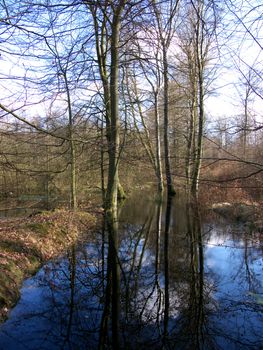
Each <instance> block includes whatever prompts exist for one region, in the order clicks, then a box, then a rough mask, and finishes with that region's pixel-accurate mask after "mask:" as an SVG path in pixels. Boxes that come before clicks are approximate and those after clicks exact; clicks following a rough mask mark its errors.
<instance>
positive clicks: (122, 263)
mask: <svg viewBox="0 0 263 350" xmlns="http://www.w3.org/2000/svg"><path fill="white" fill-rule="evenodd" d="M262 251H263V249H262V237H261V236H260V235H259V234H257V233H256V232H254V233H253V232H247V231H246V228H245V227H243V226H235V225H233V224H230V223H227V222H224V221H222V220H220V219H219V218H217V217H212V218H211V217H203V218H202V217H201V215H200V213H199V210H198V206H197V205H190V204H188V203H186V202H185V201H184V199H183V198H174V199H164V200H163V201H160V200H155V199H154V198H152V199H146V198H145V197H143V196H141V194H140V195H139V196H138V197H134V198H132V199H131V200H127V201H126V203H125V204H124V206H123V208H122V210H121V212H120V215H119V220H115V221H113V222H112V225H109V223H108V224H106V222H105V223H104V225H103V227H102V229H101V231H100V232H94V234H93V235H92V236H91V237H90V239H89V241H87V242H85V244H81V245H78V246H73V247H72V248H71V249H70V250H69V251H68V253H67V255H66V256H65V257H63V258H61V259H58V260H56V261H51V262H49V263H48V264H46V265H45V266H44V267H43V268H42V269H41V270H40V271H39V272H38V273H37V274H36V276H34V277H33V278H31V279H28V280H27V281H25V283H24V286H23V288H22V290H21V300H20V302H19V303H18V305H17V306H16V307H15V308H14V309H13V310H12V312H11V314H10V318H9V320H8V321H7V322H5V324H3V325H2V326H1V328H0V349H1V350H2V349H3V350H8V349H17V350H22V349H27V350H30V349H74V350H75V349H118V348H119V349H136V350H137V349H151V350H154V349H197V350H201V349H204V350H205V349H227V350H228V349H230V350H232V349H233V350H239V349H244V350H245V349H251V350H258V349H263V333H262V329H263V327H262V326H263V285H262V280H263V278H262V277H263V260H262Z"/></svg>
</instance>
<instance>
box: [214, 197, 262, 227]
mask: <svg viewBox="0 0 263 350" xmlns="http://www.w3.org/2000/svg"><path fill="white" fill-rule="evenodd" d="M212 210H213V211H214V212H216V213H218V214H219V215H221V216H223V217H225V218H226V219H230V220H234V221H238V222H241V223H243V224H246V225H249V226H251V227H252V228H254V229H256V230H258V231H260V232H263V219H262V218H263V215H262V214H263V213H262V211H263V210H262V204H261V203H229V202H221V203H214V204H213V206H212Z"/></svg>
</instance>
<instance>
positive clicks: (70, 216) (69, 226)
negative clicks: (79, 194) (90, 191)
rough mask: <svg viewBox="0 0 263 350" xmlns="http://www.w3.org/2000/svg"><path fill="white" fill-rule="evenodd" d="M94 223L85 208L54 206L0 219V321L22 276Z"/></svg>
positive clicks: (16, 295) (60, 251)
mask: <svg viewBox="0 0 263 350" xmlns="http://www.w3.org/2000/svg"><path fill="white" fill-rule="evenodd" d="M94 225H95V217H94V216H93V215H91V214H90V213H87V212H83V211H82V212H81V211H75V212H71V211H68V210H56V211H53V212H43V213H41V214H37V215H34V216H30V217H27V218H22V219H21V218H19V219H10V220H5V221H3V222H2V225H1V226H2V227H1V231H0V271H1V274H0V322H2V321H3V320H4V319H6V317H7V316H8V311H9V309H10V308H11V307H12V306H14V305H15V303H16V302H17V300H18V299H19V289H20V287H21V285H22V282H23V280H24V279H25V278H26V277H28V276H29V275H32V274H34V273H35V272H36V271H37V270H38V268H39V267H40V266H41V264H43V263H44V262H45V261H47V260H48V259H50V258H53V257H55V256H58V255H60V254H62V252H63V251H64V250H65V249H67V248H68V247H69V246H71V245H72V244H73V243H74V242H75V241H76V240H77V238H78V236H79V234H80V233H84V232H86V231H87V230H88V229H91V228H93V227H94Z"/></svg>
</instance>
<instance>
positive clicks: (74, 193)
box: [64, 73, 77, 210]
mask: <svg viewBox="0 0 263 350" xmlns="http://www.w3.org/2000/svg"><path fill="white" fill-rule="evenodd" d="M64 81H65V86H66V92H67V103H68V117H69V125H68V133H69V140H70V164H71V166H70V182H71V186H70V187H71V201H70V206H71V208H72V209H73V210H75V209H77V190H76V187H77V186H76V147H75V142H74V130H73V113H72V106H71V98H70V91H69V86H68V81H67V75H66V73H64Z"/></svg>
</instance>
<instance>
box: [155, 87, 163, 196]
mask: <svg viewBox="0 0 263 350" xmlns="http://www.w3.org/2000/svg"><path fill="white" fill-rule="evenodd" d="M158 95H159V94H158V91H157V92H155V94H154V101H155V103H154V114H155V139H156V146H155V149H156V156H155V157H156V175H157V179H158V190H159V192H163V174H162V159H161V138H160V114H159V103H158V97H159V96H158Z"/></svg>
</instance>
